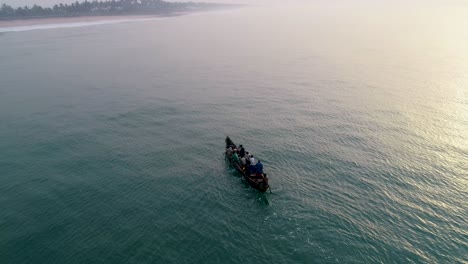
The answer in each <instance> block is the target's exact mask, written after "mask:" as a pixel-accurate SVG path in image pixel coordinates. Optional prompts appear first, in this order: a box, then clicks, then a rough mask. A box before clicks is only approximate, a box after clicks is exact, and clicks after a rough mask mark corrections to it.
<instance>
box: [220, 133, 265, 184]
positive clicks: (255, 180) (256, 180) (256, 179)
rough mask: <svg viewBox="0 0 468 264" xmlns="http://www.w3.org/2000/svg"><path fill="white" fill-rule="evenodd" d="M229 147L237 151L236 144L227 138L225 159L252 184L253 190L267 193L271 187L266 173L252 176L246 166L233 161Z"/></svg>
mask: <svg viewBox="0 0 468 264" xmlns="http://www.w3.org/2000/svg"><path fill="white" fill-rule="evenodd" d="M229 147H231V148H232V149H237V146H236V144H234V142H233V141H232V140H231V139H230V138H229V137H226V148H225V151H226V152H225V157H226V160H227V161H229V163H230V164H231V166H233V167H234V168H235V169H236V170H237V171H238V172H239V173H240V174H242V176H243V177H244V179H245V180H246V181H247V182H248V183H249V184H250V186H252V188H254V189H257V190H258V191H260V192H265V191H266V190H268V188H270V186H269V185H268V177H267V175H266V173H261V174H250V173H249V172H248V170H247V168H246V167H245V166H242V164H239V163H237V162H235V161H234V160H233V159H232V157H231V155H229V153H228V151H227V149H228V148H229Z"/></svg>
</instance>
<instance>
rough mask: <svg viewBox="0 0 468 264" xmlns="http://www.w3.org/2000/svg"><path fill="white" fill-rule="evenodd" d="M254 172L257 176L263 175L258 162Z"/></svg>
mask: <svg viewBox="0 0 468 264" xmlns="http://www.w3.org/2000/svg"><path fill="white" fill-rule="evenodd" d="M255 171H256V172H257V176H260V175H262V174H263V164H262V162H261V161H260V160H258V161H257V165H255Z"/></svg>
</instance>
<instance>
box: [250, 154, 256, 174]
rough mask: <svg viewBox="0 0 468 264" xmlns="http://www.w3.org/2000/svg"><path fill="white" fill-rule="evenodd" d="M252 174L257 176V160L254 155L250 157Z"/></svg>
mask: <svg viewBox="0 0 468 264" xmlns="http://www.w3.org/2000/svg"><path fill="white" fill-rule="evenodd" d="M249 168H250V173H251V174H255V159H254V156H253V155H250V166H249Z"/></svg>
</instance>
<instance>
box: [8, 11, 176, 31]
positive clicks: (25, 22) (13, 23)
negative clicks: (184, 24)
mask: <svg viewBox="0 0 468 264" xmlns="http://www.w3.org/2000/svg"><path fill="white" fill-rule="evenodd" d="M177 15H182V13H177V14H171V15H128V16H78V17H52V18H32V19H15V20H0V28H13V27H14V28H16V27H27V26H38V25H57V24H72V23H93V22H104V21H128V20H134V19H135V20H141V19H153V18H160V17H167V16H177Z"/></svg>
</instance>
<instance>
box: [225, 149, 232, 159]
mask: <svg viewBox="0 0 468 264" xmlns="http://www.w3.org/2000/svg"><path fill="white" fill-rule="evenodd" d="M226 153H227V155H228V157H231V155H232V148H231V147H229V148H227V150H226Z"/></svg>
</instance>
